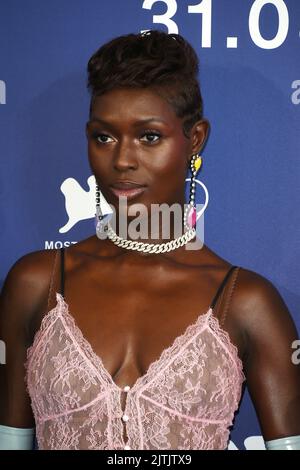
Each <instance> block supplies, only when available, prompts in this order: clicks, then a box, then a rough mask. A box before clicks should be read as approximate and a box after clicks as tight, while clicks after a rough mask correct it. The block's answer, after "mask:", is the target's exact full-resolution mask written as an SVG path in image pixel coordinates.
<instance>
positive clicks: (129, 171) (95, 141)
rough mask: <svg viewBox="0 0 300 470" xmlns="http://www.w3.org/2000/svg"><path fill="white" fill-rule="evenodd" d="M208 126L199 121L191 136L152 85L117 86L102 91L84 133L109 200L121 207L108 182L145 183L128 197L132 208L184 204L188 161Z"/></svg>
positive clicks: (105, 195) (104, 193) (92, 160)
mask: <svg viewBox="0 0 300 470" xmlns="http://www.w3.org/2000/svg"><path fill="white" fill-rule="evenodd" d="M208 126H209V125H208V122H207V121H206V120H203V121H199V122H198V123H196V125H194V127H193V129H192V131H191V134H190V138H189V139H188V138H187V137H185V135H184V134H183V129H182V119H180V118H178V117H177V116H176V114H175V112H174V110H173V108H172V107H171V105H169V103H168V102H167V101H166V100H165V99H164V98H162V97H161V96H159V95H158V94H157V93H156V92H154V91H153V90H150V89H149V88H148V89H140V88H119V89H113V90H111V91H109V92H107V93H105V94H103V95H100V96H98V97H97V98H96V100H95V103H94V106H93V109H92V113H91V118H90V120H89V121H88V122H87V127H86V133H87V138H88V156H89V163H90V167H91V169H92V172H93V174H94V175H95V178H96V181H97V183H98V184H99V186H100V189H101V192H102V193H103V195H104V197H105V198H106V200H107V202H108V203H109V204H112V205H113V206H114V207H115V210H116V212H118V207H117V206H118V196H116V195H115V194H114V193H113V192H112V191H111V188H110V186H111V185H113V184H114V183H116V182H117V181H121V180H123V181H125V180H126V181H132V182H136V183H138V184H140V185H143V186H145V189H144V191H143V192H142V193H141V194H139V195H138V196H136V197H134V198H133V199H131V200H129V199H128V202H127V204H128V207H129V206H130V205H131V204H134V203H142V204H144V205H145V206H146V207H147V209H148V210H150V206H151V204H162V203H167V204H169V205H172V204H173V203H179V204H181V205H183V204H184V203H185V178H186V176H187V175H186V173H187V168H188V165H189V161H190V159H191V157H192V155H193V154H194V153H196V152H198V151H199V150H200V149H201V147H202V145H203V143H204V141H205V138H206V135H207V131H208Z"/></svg>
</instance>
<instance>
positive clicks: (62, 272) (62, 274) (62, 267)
mask: <svg viewBox="0 0 300 470" xmlns="http://www.w3.org/2000/svg"><path fill="white" fill-rule="evenodd" d="M60 254H61V257H60V261H61V265H60V293H61V295H62V296H64V289H65V249H64V247H62V248H61V249H60Z"/></svg>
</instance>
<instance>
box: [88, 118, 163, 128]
mask: <svg viewBox="0 0 300 470" xmlns="http://www.w3.org/2000/svg"><path fill="white" fill-rule="evenodd" d="M94 121H96V122H99V123H100V124H103V125H106V126H113V125H114V124H113V123H110V122H108V121H105V120H104V119H100V118H98V117H96V116H92V117H91V119H90V121H89V122H94ZM153 121H154V122H162V123H163V124H167V122H166V121H164V120H163V119H162V118H159V117H151V118H147V119H140V120H138V121H135V122H134V123H133V125H134V126H140V125H141V124H147V123H149V122H153Z"/></svg>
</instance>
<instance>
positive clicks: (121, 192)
mask: <svg viewBox="0 0 300 470" xmlns="http://www.w3.org/2000/svg"><path fill="white" fill-rule="evenodd" d="M145 189H146V187H145V186H141V187H138V188H128V189H119V188H113V187H110V190H111V192H112V193H113V194H114V195H115V196H116V197H118V198H119V197H120V196H126V197H127V199H128V200H129V199H134V198H135V197H137V196H139V195H140V194H142V193H143V192H144V191H145Z"/></svg>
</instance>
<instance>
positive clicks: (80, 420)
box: [25, 292, 245, 450]
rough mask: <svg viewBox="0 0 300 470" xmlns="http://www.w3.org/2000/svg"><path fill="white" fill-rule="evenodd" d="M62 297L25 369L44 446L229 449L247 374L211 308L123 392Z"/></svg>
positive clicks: (30, 351) (39, 334) (58, 296)
mask: <svg viewBox="0 0 300 470" xmlns="http://www.w3.org/2000/svg"><path fill="white" fill-rule="evenodd" d="M56 300H57V303H56V306H55V307H54V308H53V309H52V310H50V311H49V312H48V313H47V314H46V315H45V316H44V318H43V320H42V324H41V327H40V329H39V331H38V332H37V333H36V335H35V338H34V342H33V344H32V346H31V347H30V348H29V349H28V351H27V361H26V364H25V366H26V383H27V388H28V392H29V395H30V397H31V402H32V409H33V413H34V417H35V421H36V437H37V442H38V447H39V449H103V450H104V449H105V450H108V449H109V450H114V449H133V450H134V449H179V450H186V449H191V450H196V449H226V447H227V444H228V439H229V427H230V426H231V424H232V422H233V418H234V413H235V411H236V410H237V408H238V404H239V401H240V397H241V388H242V383H243V381H244V380H245V376H244V374H243V371H242V362H241V360H240V359H239V357H238V354H237V348H236V346H235V345H234V344H232V342H231V341H230V338H229V335H228V333H227V332H226V331H225V330H223V329H222V328H221V327H220V324H219V321H218V319H217V318H216V317H215V315H213V309H212V308H211V307H210V308H209V310H208V311H207V312H206V313H202V314H200V315H199V316H198V318H197V320H196V321H195V322H194V323H193V324H192V325H189V326H188V327H187V329H186V330H185V332H184V333H183V334H182V335H180V336H178V337H177V338H176V339H175V340H174V342H173V344H172V345H171V346H170V347H168V348H166V349H165V350H164V351H163V352H162V354H161V356H160V357H159V359H157V360H156V361H154V362H152V363H151V365H150V366H149V368H148V370H147V372H146V373H145V374H144V375H143V376H142V377H140V378H139V379H138V380H137V381H136V382H135V384H134V385H133V386H132V387H131V388H130V387H125V389H122V388H120V387H119V386H118V385H116V383H115V382H114V381H113V379H112V377H111V375H110V374H109V373H108V371H107V370H106V369H105V367H104V365H103V362H102V360H101V359H100V357H99V356H97V355H96V354H95V352H94V351H93V349H92V347H91V345H90V344H89V343H88V341H87V340H86V339H85V338H84V337H83V335H82V333H81V331H80V330H79V328H78V326H77V325H76V324H75V320H74V318H73V316H72V315H71V314H70V312H69V309H68V305H67V303H66V302H65V300H64V298H63V296H62V295H61V294H60V293H58V292H56ZM122 394H125V396H126V406H125V409H122V406H121V395H122ZM124 428H126V434H127V440H126V441H125V438H124Z"/></svg>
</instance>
